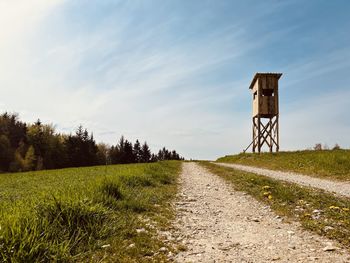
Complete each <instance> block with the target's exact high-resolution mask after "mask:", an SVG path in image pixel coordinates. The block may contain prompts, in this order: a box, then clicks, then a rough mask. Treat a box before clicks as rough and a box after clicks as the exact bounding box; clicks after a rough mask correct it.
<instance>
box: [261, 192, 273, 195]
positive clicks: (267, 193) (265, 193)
mask: <svg viewBox="0 0 350 263" xmlns="http://www.w3.org/2000/svg"><path fill="white" fill-rule="evenodd" d="M270 194H271V192H264V193H263V195H264V196H269V195H270Z"/></svg>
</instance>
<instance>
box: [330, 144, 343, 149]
mask: <svg viewBox="0 0 350 263" xmlns="http://www.w3.org/2000/svg"><path fill="white" fill-rule="evenodd" d="M340 149H341V148H340V146H339V144H338V143H336V144H335V145H334V147H333V149H332V150H340Z"/></svg>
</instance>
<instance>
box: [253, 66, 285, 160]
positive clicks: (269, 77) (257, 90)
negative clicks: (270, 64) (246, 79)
mask: <svg viewBox="0 0 350 263" xmlns="http://www.w3.org/2000/svg"><path fill="white" fill-rule="evenodd" d="M281 76H282V73H256V74H255V76H254V78H253V80H252V83H251V84H250V86H249V89H250V90H251V91H252V93H253V141H252V143H251V144H250V145H253V152H255V151H256V150H257V151H258V152H259V153H260V152H261V148H262V146H263V145H264V144H265V143H266V145H267V146H268V148H269V149H270V152H273V150H274V148H275V151H276V152H278V150H279V131H278V129H279V123H278V117H279V111H278V80H279V79H280V77H281ZM250 145H249V146H248V148H249V147H250ZM248 148H247V149H248Z"/></svg>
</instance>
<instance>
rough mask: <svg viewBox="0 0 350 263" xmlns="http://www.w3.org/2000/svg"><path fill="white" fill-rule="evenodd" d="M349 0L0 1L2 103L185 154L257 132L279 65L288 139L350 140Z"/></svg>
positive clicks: (310, 142)
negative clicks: (259, 78) (265, 88)
mask: <svg viewBox="0 0 350 263" xmlns="http://www.w3.org/2000/svg"><path fill="white" fill-rule="evenodd" d="M349 11H350V1H347V0H336V1H328V0H309V1H304V0H300V1H299V0H293V1H289V0H284V1H273V0H267V1H258V0H256V1H251V0H244V1H243V0H242V1H234V0H221V1H214V0H210V1H209V0H189V1H187V0H186V1H185V0H179V1H173V0H132V1H131V0H130V1H127V0H123V1H117V0H113V1H112V0H89V1H87V0H75V1H68V0H50V1H47V0H11V1H9V0H0V24H1V27H0V112H5V111H8V112H16V113H18V114H19V117H20V119H22V120H24V121H26V122H34V121H36V120H37V119H38V118H40V120H41V121H42V122H44V123H52V124H53V125H55V127H56V129H57V131H59V132H64V133H72V132H74V130H75V129H76V128H77V127H78V126H79V125H80V124H81V125H83V126H84V127H86V128H87V129H88V130H89V131H92V132H93V134H94V137H95V139H96V141H97V142H106V143H109V144H116V143H117V141H118V140H119V138H120V136H121V135H124V136H125V137H126V138H128V139H130V140H132V141H134V140H136V139H139V140H140V141H147V142H148V144H149V145H150V147H151V149H152V150H153V151H157V150H158V149H159V148H161V147H163V146H165V147H167V148H169V149H176V150H177V151H178V152H179V153H180V154H182V155H183V156H184V157H186V158H188V159H190V158H192V159H216V158H218V157H220V156H223V155H227V154H234V153H239V152H241V151H242V150H243V149H244V148H245V147H246V146H247V145H248V144H249V143H250V142H251V137H252V134H251V125H252V124H251V122H252V121H251V115H252V95H251V93H250V90H249V89H248V88H249V85H250V82H251V80H252V78H253V76H254V74H255V73H256V72H281V73H283V76H282V77H281V79H280V82H279V89H280V91H279V96H280V149H281V150H297V149H306V148H311V147H313V146H314V145H315V144H316V143H322V144H327V145H328V146H329V147H332V146H333V145H334V144H335V143H338V144H340V146H342V147H344V148H350V136H349V135H350V118H349V110H350V107H349V106H350V100H349V98H350V74H349V73H350V33H349V32H350V16H349Z"/></svg>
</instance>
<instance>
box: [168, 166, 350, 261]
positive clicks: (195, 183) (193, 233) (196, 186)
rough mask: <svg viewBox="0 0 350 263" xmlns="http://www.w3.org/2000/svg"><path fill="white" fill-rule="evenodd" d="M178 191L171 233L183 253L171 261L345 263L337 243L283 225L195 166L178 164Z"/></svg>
mask: <svg viewBox="0 0 350 263" xmlns="http://www.w3.org/2000/svg"><path fill="white" fill-rule="evenodd" d="M180 189H181V190H180V193H179V195H178V201H177V202H176V203H175V208H176V211H177V216H176V221H175V229H177V230H174V232H173V233H172V234H173V235H174V236H176V237H177V241H179V242H180V241H181V240H182V241H181V242H183V244H185V245H186V246H187V248H188V250H187V251H184V252H180V253H179V254H177V255H176V256H175V260H176V261H177V262H272V261H273V262H313V261H316V262H350V255H349V254H348V252H347V251H345V250H343V249H340V248H336V249H335V247H337V246H338V244H337V243H335V242H333V244H332V243H331V242H330V241H329V240H328V239H326V238H323V237H320V236H318V235H315V234H312V233H310V232H307V231H304V230H302V229H301V227H300V226H299V225H297V224H296V223H291V224H290V223H288V224H287V223H284V222H283V219H281V218H279V217H278V216H276V215H275V214H274V213H273V212H272V211H271V210H270V208H269V207H266V206H264V205H262V204H261V203H259V202H257V201H256V200H255V199H253V198H252V197H251V196H248V195H246V194H244V193H242V192H237V191H234V190H233V187H232V186H230V185H228V184H227V183H226V182H225V181H224V180H223V179H222V178H220V177H218V176H216V175H213V174H211V173H210V172H208V171H207V170H206V169H205V168H203V167H201V166H199V165H198V164H196V163H184V164H183V172H182V175H181V188H180ZM326 247H328V249H335V250H334V251H324V249H325V248H326Z"/></svg>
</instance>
